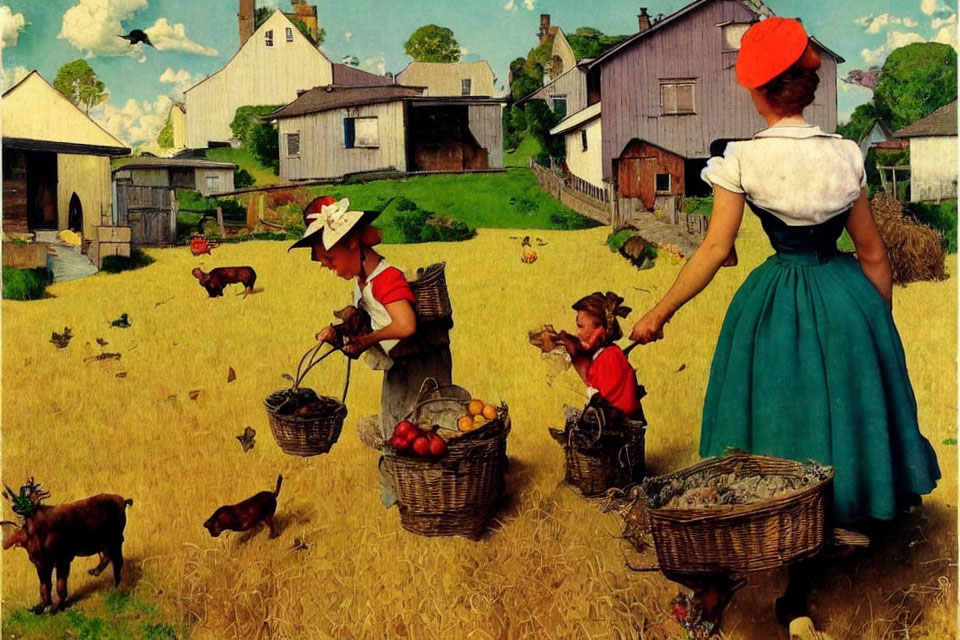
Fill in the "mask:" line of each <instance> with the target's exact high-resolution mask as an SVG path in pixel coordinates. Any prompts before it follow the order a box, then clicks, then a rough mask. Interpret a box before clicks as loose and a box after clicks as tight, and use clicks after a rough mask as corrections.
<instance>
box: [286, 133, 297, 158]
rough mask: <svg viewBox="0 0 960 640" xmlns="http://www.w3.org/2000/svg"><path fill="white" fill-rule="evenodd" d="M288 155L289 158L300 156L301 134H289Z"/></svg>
mask: <svg viewBox="0 0 960 640" xmlns="http://www.w3.org/2000/svg"><path fill="white" fill-rule="evenodd" d="M287 155H288V156H299V155H300V133H299V132H297V133H288V134H287Z"/></svg>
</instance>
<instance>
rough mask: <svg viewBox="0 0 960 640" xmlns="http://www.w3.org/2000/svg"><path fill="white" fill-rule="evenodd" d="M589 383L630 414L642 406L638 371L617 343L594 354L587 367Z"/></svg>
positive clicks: (607, 399)
mask: <svg viewBox="0 0 960 640" xmlns="http://www.w3.org/2000/svg"><path fill="white" fill-rule="evenodd" d="M587 384H588V385H589V386H590V388H591V389H593V390H595V391H596V392H597V393H599V394H600V396H601V397H602V398H603V399H604V400H606V401H607V402H609V403H610V404H612V405H613V406H615V407H617V408H618V409H620V410H621V411H623V413H624V414H626V415H628V416H630V415H633V414H634V413H635V412H636V411H637V409H639V408H640V400H639V399H638V398H637V376H636V372H635V371H634V370H633V367H631V366H630V362H629V361H628V360H627V356H625V355H624V353H623V349H621V348H620V347H618V346H617V345H610V346H609V347H605V348H603V349H601V350H600V351H599V352H598V353H597V354H596V355H595V356H594V358H593V362H591V363H590V368H589V369H587Z"/></svg>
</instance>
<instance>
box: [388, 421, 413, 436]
mask: <svg viewBox="0 0 960 640" xmlns="http://www.w3.org/2000/svg"><path fill="white" fill-rule="evenodd" d="M416 432H417V425H415V424H413V423H412V422H410V421H409V420H401V421H400V422H398V423H397V426H396V427H394V429H393V434H394V435H399V436H404V437H406V434H408V433H416Z"/></svg>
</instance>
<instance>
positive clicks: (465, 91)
mask: <svg viewBox="0 0 960 640" xmlns="http://www.w3.org/2000/svg"><path fill="white" fill-rule="evenodd" d="M472 84H473V83H472V81H471V79H470V78H460V95H462V96H468V95H470V88H471V85H472Z"/></svg>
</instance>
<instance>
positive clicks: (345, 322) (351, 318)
mask: <svg viewBox="0 0 960 640" xmlns="http://www.w3.org/2000/svg"><path fill="white" fill-rule="evenodd" d="M333 315H334V317H335V318H337V319H338V320H340V321H341V322H340V324H335V325H333V328H334V330H335V331H336V338H335V340H336V341H335V343H334V344H335V345H336V346H338V347H342V346H343V344H344V339H346V340H347V341H349V340H350V339H351V338H356V337H358V336H362V335H365V334H368V333H370V332H371V331H373V329H372V328H371V327H370V314H368V313H367V312H366V310H364V309H362V308H357V307H355V306H353V305H350V306H348V307H344V308H343V309H340V310H339V311H334V312H333Z"/></svg>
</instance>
